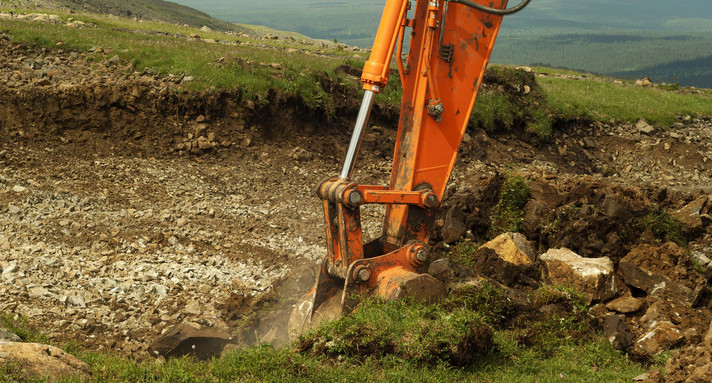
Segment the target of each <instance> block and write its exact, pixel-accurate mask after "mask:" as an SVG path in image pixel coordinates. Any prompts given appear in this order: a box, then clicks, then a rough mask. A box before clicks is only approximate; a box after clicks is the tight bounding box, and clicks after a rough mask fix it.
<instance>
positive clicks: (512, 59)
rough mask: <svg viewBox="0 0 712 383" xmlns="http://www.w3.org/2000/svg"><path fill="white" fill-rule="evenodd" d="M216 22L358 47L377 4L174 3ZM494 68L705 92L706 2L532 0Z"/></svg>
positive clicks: (500, 46) (711, 66)
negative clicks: (535, 68)
mask: <svg viewBox="0 0 712 383" xmlns="http://www.w3.org/2000/svg"><path fill="white" fill-rule="evenodd" d="M177 2H178V3H181V4H185V5H188V6H192V7H195V8H198V9H200V10H203V11H205V12H207V13H209V14H211V15H213V16H215V17H218V18H221V19H224V20H227V21H232V22H241V23H248V24H261V25H266V26H269V27H272V28H276V29H280V30H290V31H296V32H299V33H302V34H304V35H307V36H309V37H312V38H319V39H327V40H333V39H336V40H337V41H339V42H343V43H346V44H349V45H356V46H359V47H369V46H371V45H372V43H373V37H374V36H375V33H376V29H377V28H378V22H379V19H380V15H381V12H382V9H383V4H384V3H385V2H384V1H383V0H367V1H360V2H358V3H353V2H347V1H341V0H339V1H329V2H326V1H300V0H286V1H278V0H265V1H262V2H260V3H257V4H255V3H254V2H250V1H246V0H212V1H197V0H177ZM492 60H493V62H495V63H500V64H510V65H535V64H544V65H547V66H553V67H561V68H570V69H576V70H580V71H586V72H592V73H598V74H604V75H609V76H618V77H623V78H641V77H644V76H649V77H651V78H652V79H653V80H655V81H658V82H663V81H664V82H668V83H674V82H678V81H679V83H680V84H681V85H685V86H696V87H703V88H712V7H711V6H710V3H709V1H708V0H691V1H686V2H684V3H676V4H674V6H672V5H671V4H670V2H669V1H665V0H650V1H646V2H645V5H644V6H641V4H639V2H634V1H624V2H620V1H614V0H601V1H597V2H579V3H572V2H570V1H564V0H533V1H532V3H531V4H530V6H529V7H528V8H527V9H525V10H524V11H522V12H521V13H519V14H516V15H513V16H508V17H507V18H506V19H505V21H504V23H503V26H502V30H501V35H500V38H499V40H498V43H497V45H496V46H495V49H494V53H493V57H492Z"/></svg>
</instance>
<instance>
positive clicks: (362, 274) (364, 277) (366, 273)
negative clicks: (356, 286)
mask: <svg viewBox="0 0 712 383" xmlns="http://www.w3.org/2000/svg"><path fill="white" fill-rule="evenodd" d="M356 278H357V279H358V280H359V281H361V282H366V281H368V280H369V279H371V271H370V270H369V269H367V268H365V267H364V268H362V269H359V270H358V271H357V272H356Z"/></svg>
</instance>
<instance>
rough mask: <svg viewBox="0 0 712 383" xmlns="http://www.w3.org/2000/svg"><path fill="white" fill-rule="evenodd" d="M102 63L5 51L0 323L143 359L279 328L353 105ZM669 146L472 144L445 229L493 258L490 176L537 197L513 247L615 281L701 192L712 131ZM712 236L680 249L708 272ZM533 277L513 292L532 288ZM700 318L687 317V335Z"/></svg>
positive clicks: (388, 119) (614, 132)
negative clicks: (190, 339) (191, 85)
mask: <svg viewBox="0 0 712 383" xmlns="http://www.w3.org/2000/svg"><path fill="white" fill-rule="evenodd" d="M104 55H105V58H106V59H105V60H104V61H101V62H90V61H89V60H87V54H86V53H77V52H67V51H61V50H53V51H48V50H38V49H34V48H29V47H26V46H20V45H17V44H13V43H11V42H10V41H9V39H8V38H7V37H3V38H2V39H0V85H1V86H0V165H1V166H0V267H1V268H2V278H1V279H0V294H2V296H3V297H5V299H4V300H3V301H2V302H0V311H2V312H5V313H9V314H17V315H22V316H25V317H27V318H28V319H29V321H30V322H31V323H33V324H35V325H37V326H39V327H40V328H42V329H43V330H45V331H46V332H48V333H49V335H50V338H51V339H52V340H53V341H56V342H61V341H67V340H73V341H77V342H79V343H80V344H82V345H84V346H85V347H88V348H90V349H95V350H101V349H112V350H118V351H120V352H123V353H126V354H131V355H134V356H136V357H142V356H145V355H146V353H145V350H146V348H147V346H148V344H149V343H150V342H151V341H152V340H153V339H155V338H156V336H158V335H159V334H161V332H162V331H164V330H165V329H167V328H169V327H170V326H172V325H175V324H177V323H180V322H181V321H185V320H187V321H191V322H195V323H199V324H202V325H212V326H219V327H233V328H234V327H235V326H238V325H241V324H244V323H245V322H250V321H252V322H255V318H254V316H255V312H259V311H260V310H261V308H262V307H264V306H265V305H266V304H267V303H268V302H275V301H277V302H281V303H282V304H283V305H284V307H283V309H282V311H281V312H282V313H284V312H288V309H289V305H288V303H289V302H290V300H289V299H286V300H284V299H283V298H278V296H279V295H282V296H284V295H289V294H290V293H289V292H291V294H292V295H299V294H301V293H302V292H303V289H304V288H308V285H309V283H310V278H311V277H313V276H311V275H309V270H310V267H308V266H309V265H312V264H313V263H314V262H316V261H317V260H319V259H320V258H321V257H323V255H324V254H325V251H326V250H325V246H324V240H325V238H324V233H323V228H322V224H323V223H322V212H321V206H320V201H318V200H317V199H316V198H315V197H314V196H313V194H312V191H311V189H312V188H313V186H314V185H316V184H317V183H318V182H319V181H321V180H323V179H324V178H326V177H328V176H332V175H333V174H334V173H336V172H337V171H338V169H339V168H340V162H341V160H342V155H343V153H344V152H345V150H346V147H347V144H348V140H349V134H350V133H349V131H350V127H351V124H352V120H353V118H354V116H355V114H356V112H357V109H358V99H357V97H356V94H355V92H354V91H352V90H348V89H347V88H344V87H341V86H338V84H334V87H333V92H334V93H335V94H334V97H335V98H336V99H339V100H346V101H340V102H339V103H338V104H337V111H336V115H337V116H338V117H336V118H330V117H329V116H327V115H324V114H323V113H322V112H320V111H314V110H312V109H310V108H309V107H308V105H305V104H304V103H302V102H301V101H300V100H299V99H294V98H288V97H283V96H281V95H279V94H276V93H275V94H272V95H270V100H269V103H266V104H262V105H255V104H254V103H253V102H251V101H249V100H245V99H243V97H242V95H241V94H240V92H239V91H232V92H220V91H206V92H194V91H188V90H185V89H183V86H184V84H185V82H186V81H188V79H186V78H183V77H161V76H158V75H154V74H151V73H147V72H144V73H131V72H130V71H128V69H129V67H127V66H126V65H125V63H122V62H121V61H120V60H118V59H114V58H113V55H112V54H111V52H104ZM343 70H344V71H348V70H349V69H348V68H345V69H343ZM325 81H328V79H325ZM573 81H575V79H574V80H573ZM602 81H603V80H602ZM495 85H496V84H494V85H490V86H495ZM508 91H512V90H511V89H509V90H508ZM373 119H374V123H375V125H376V126H375V127H373V128H372V129H370V130H369V132H368V133H367V134H366V137H365V140H364V144H363V145H362V153H363V154H362V155H361V158H360V162H359V165H358V167H357V171H356V173H355V176H354V178H355V180H357V181H358V182H361V183H384V182H385V181H386V179H387V177H388V174H389V172H390V164H391V155H390V153H391V152H392V146H393V141H394V137H395V125H396V124H397V116H396V115H395V113H393V110H391V109H378V108H377V109H376V110H375V111H374V115H373ZM664 128H665V129H658V130H657V131H656V132H654V133H652V134H650V135H646V134H643V133H641V131H640V130H639V129H638V128H636V127H635V126H634V125H633V124H626V123H618V122H616V121H612V122H611V123H608V124H605V123H600V122H592V121H586V120H578V121H558V122H557V125H556V129H555V131H554V135H553V138H552V139H551V140H550V141H542V140H541V139H539V138H538V137H536V136H535V135H533V134H522V132H521V131H516V130H514V131H511V132H502V133H491V132H486V131H484V130H482V129H479V128H477V127H471V128H470V129H468V134H467V136H466V137H465V140H464V143H463V145H462V148H461V150H460V156H459V159H458V162H457V164H456V167H455V170H454V172H453V176H452V179H451V183H450V186H449V188H448V191H447V195H446V196H445V201H444V203H443V207H442V209H441V210H442V215H443V216H444V213H445V212H446V211H447V209H448V208H450V207H452V206H458V207H459V208H461V209H462V211H463V212H464V213H465V224H466V226H467V228H468V230H469V231H470V233H471V234H470V235H471V237H472V239H473V240H475V241H478V242H480V241H483V240H485V239H486V238H487V235H488V227H489V213H490V211H491V210H492V208H493V207H494V205H496V203H497V198H498V197H497V195H498V193H499V189H500V188H501V185H502V179H503V178H502V176H503V175H504V174H506V173H508V172H516V173H518V174H522V175H523V176H524V177H525V178H526V179H527V181H528V183H529V185H530V187H531V189H532V198H531V200H530V201H529V202H528V203H527V205H526V207H525V209H524V210H525V219H524V223H523V233H524V234H525V235H526V236H527V238H528V239H530V240H533V241H535V243H536V245H537V247H538V249H537V250H540V251H546V249H548V248H553V247H568V248H570V249H572V250H574V251H576V252H578V253H579V254H581V255H584V256H608V257H610V258H611V259H612V260H613V262H614V264H616V265H617V264H618V262H619V261H620V259H622V258H623V257H624V256H626V255H627V254H628V253H629V252H630V251H631V249H633V248H634V247H635V246H636V245H638V244H640V243H650V244H654V245H656V246H657V245H659V244H660V243H659V241H660V239H659V238H656V237H655V233H651V232H650V229H649V228H646V227H645V225H642V224H641V223H640V222H641V219H643V218H644V217H645V216H647V215H648V214H649V212H650V211H651V209H663V210H666V211H674V210H677V209H680V208H682V207H683V206H685V205H687V204H688V203H690V202H692V201H693V200H695V199H696V198H697V197H699V196H702V195H705V194H708V193H711V192H712V187H710V185H712V182H710V181H711V177H712V164H711V163H710V160H712V122H711V121H710V120H709V119H700V118H693V117H690V116H680V117H679V121H678V122H677V123H675V124H674V125H673V126H670V127H664ZM379 212H380V211H379V209H377V208H376V209H365V211H364V213H363V215H364V221H365V235H366V236H367V237H374V236H376V235H377V234H378V232H379V220H380V219H381V218H380V215H379ZM438 224H439V225H440V226H441V225H442V220H439V221H438ZM709 231H710V230H709V225H707V229H706V230H701V231H698V232H696V233H695V235H693V236H692V237H690V238H687V240H688V241H689V243H690V246H691V248H693V249H698V251H700V252H702V253H705V254H707V255H708V256H710V255H709V254H710V249H711V248H712V238H711V237H710V233H709ZM438 233H439V231H438V230H436V235H435V238H434V239H433V242H432V244H433V246H435V247H436V248H440V247H442V245H441V241H439V239H440V238H439V237H438V236H439V234H438ZM666 254H668V253H666ZM673 255H674V254H673ZM671 256H672V255H671ZM675 256H677V257H679V255H675ZM710 257H712V256H710ZM678 261H679V260H676V259H672V260H671V262H673V264H674V265H675V266H680V262H678ZM294 269H299V273H297V274H292V275H296V277H291V278H288V277H287V276H288V275H290V270H294ZM664 271H665V272H671V271H670V270H664ZM694 272H695V271H694V270H692V268H691V267H690V266H689V265H684V267H682V266H681V267H679V268H675V269H674V273H675V275H674V276H673V277H674V278H675V279H683V280H684V279H689V280H691V281H692V280H694V281H696V282H697V281H698V280H699V276H698V275H697V274H695V276H694V277H693V276H692V275H693V274H692V273H694ZM531 274H532V273H531V272H530V271H527V272H524V273H522V274H521V276H520V277H518V279H517V280H512V281H509V282H510V283H511V284H512V285H515V286H516V285H527V284H528V283H529V284H531V282H532V279H533V278H534V277H536V275H534V276H532V275H531ZM671 276H672V275H671ZM276 282H277V286H281V287H277V288H273V286H274V284H275V283H276ZM705 282H706V279H704V281H703V282H702V283H705ZM274 290H277V293H274V292H273V291H274ZM294 291H296V292H297V293H296V294H294ZM270 294H271V295H270ZM707 301H708V300H703V301H702V303H700V305H701V306H698V307H697V308H696V309H695V310H694V311H695V313H696V314H691V315H693V316H694V317H695V318H698V319H699V320H698V321H697V322H696V323H695V326H696V327H699V328H698V329H697V330H698V332H699V333H704V332H705V331H706V330H707V329H706V327H705V328H702V327H704V326H705V325H706V324H708V323H709V319H710V318H709V317H710V315H709V310H708V309H709V307H708V306H709V303H708V302H707ZM649 304H650V303H646V308H647V305H649ZM691 310H692V309H691ZM642 312H644V310H641V313H642ZM273 319H274V320H276V321H278V322H279V320H282V319H280V318H273ZM705 321H706V323H705ZM257 322H259V320H257ZM279 323H281V322H279ZM257 327H259V323H258V326H257ZM268 327H269V326H267V325H266V324H262V327H261V329H262V330H265V332H267V331H266V329H268ZM259 336H260V335H259V334H257V335H254V334H253V335H251V336H247V335H244V334H243V336H242V338H244V339H243V340H244V342H246V343H248V342H250V341H254V340H258V339H257V338H259ZM267 340H270V339H267Z"/></svg>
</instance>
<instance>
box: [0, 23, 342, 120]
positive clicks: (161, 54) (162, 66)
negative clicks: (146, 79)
mask: <svg viewBox="0 0 712 383" xmlns="http://www.w3.org/2000/svg"><path fill="white" fill-rule="evenodd" d="M72 16H74V18H75V19H77V20H81V21H84V22H86V23H88V24H87V25H93V26H87V27H82V28H72V27H67V26H64V25H53V24H45V23H37V22H24V21H20V20H3V29H4V30H5V31H6V32H7V33H8V34H9V35H10V36H11V37H12V41H14V42H20V43H26V44H31V45H35V46H40V47H46V48H57V43H58V42H61V44H62V49H67V50H76V51H80V52H87V51H88V50H89V49H90V48H92V47H102V48H103V49H104V50H105V51H106V50H110V51H111V53H110V54H109V55H106V56H103V57H102V56H101V55H95V57H94V58H95V59H96V60H101V59H108V58H110V57H112V56H113V55H118V56H119V57H120V58H121V59H123V60H124V62H125V63H129V64H130V66H131V69H130V70H132V71H139V72H141V71H145V70H149V71H151V72H152V73H157V74H161V75H168V74H174V75H181V74H185V75H191V76H193V77H194V78H195V81H193V82H190V83H188V84H187V85H186V89H189V90H190V89H194V90H204V89H209V88H216V89H239V90H240V91H241V92H242V94H243V96H244V97H245V98H248V99H254V100H256V101H258V102H260V101H262V102H267V95H268V94H269V93H270V92H273V91H276V92H278V93H280V94H283V96H282V97H284V98H286V97H292V96H296V97H300V98H302V99H303V100H304V102H305V103H307V104H309V105H312V106H313V107H314V109H319V108H323V109H325V110H326V112H327V114H333V100H332V98H331V97H329V93H328V91H327V89H325V88H326V85H327V84H324V83H323V80H327V81H329V82H339V81H342V80H343V79H342V78H341V77H340V75H339V74H337V73H336V72H335V68H336V67H337V66H338V65H340V64H342V63H343V62H344V60H345V57H350V56H345V55H344V56H339V53H338V52H335V53H334V54H333V55H331V56H323V55H321V56H318V55H314V54H308V53H301V52H288V51H287V48H288V47H294V48H297V47H298V48H299V49H302V50H307V51H310V50H312V51H315V50H316V48H315V46H310V45H303V44H298V43H292V45H290V43H289V42H287V41H284V40H259V44H265V45H269V46H270V47H271V48H270V49H266V48H262V47H259V46H256V45H255V44H256V43H255V41H253V40H249V39H246V38H242V37H240V38H239V39H240V40H243V41H248V42H251V43H252V45H249V44H241V45H233V44H232V43H231V42H234V41H238V37H236V36H232V35H226V34H221V33H217V32H201V31H198V30H195V29H191V28H188V27H182V26H177V25H171V24H166V23H160V22H137V21H133V20H129V19H121V18H116V17H100V16H93V15H72ZM60 17H62V18H65V19H66V18H67V17H68V16H67V15H60ZM150 31H154V32H150ZM155 32H160V33H155ZM193 33H197V34H199V35H200V36H201V37H202V38H204V39H216V40H217V39H219V40H222V41H227V42H228V43H227V44H222V43H209V42H205V41H191V40H190V39H188V38H186V37H187V36H189V35H190V34H193ZM274 48H276V49H274ZM271 63H279V64H280V65H281V66H282V68H283V69H281V70H280V69H275V68H272V67H271V66H270V64H271Z"/></svg>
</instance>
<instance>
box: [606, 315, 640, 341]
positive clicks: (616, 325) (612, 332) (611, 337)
mask: <svg viewBox="0 0 712 383" xmlns="http://www.w3.org/2000/svg"><path fill="white" fill-rule="evenodd" d="M624 319H625V317H624V316H623V315H609V316H608V317H606V319H605V320H604V322H603V336H605V337H606V339H608V342H609V343H610V344H611V346H613V348H615V349H616V350H625V349H627V348H628V347H630V346H631V345H632V344H633V340H634V338H633V332H632V331H631V330H630V327H628V325H627V324H626V323H625V320H624Z"/></svg>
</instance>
